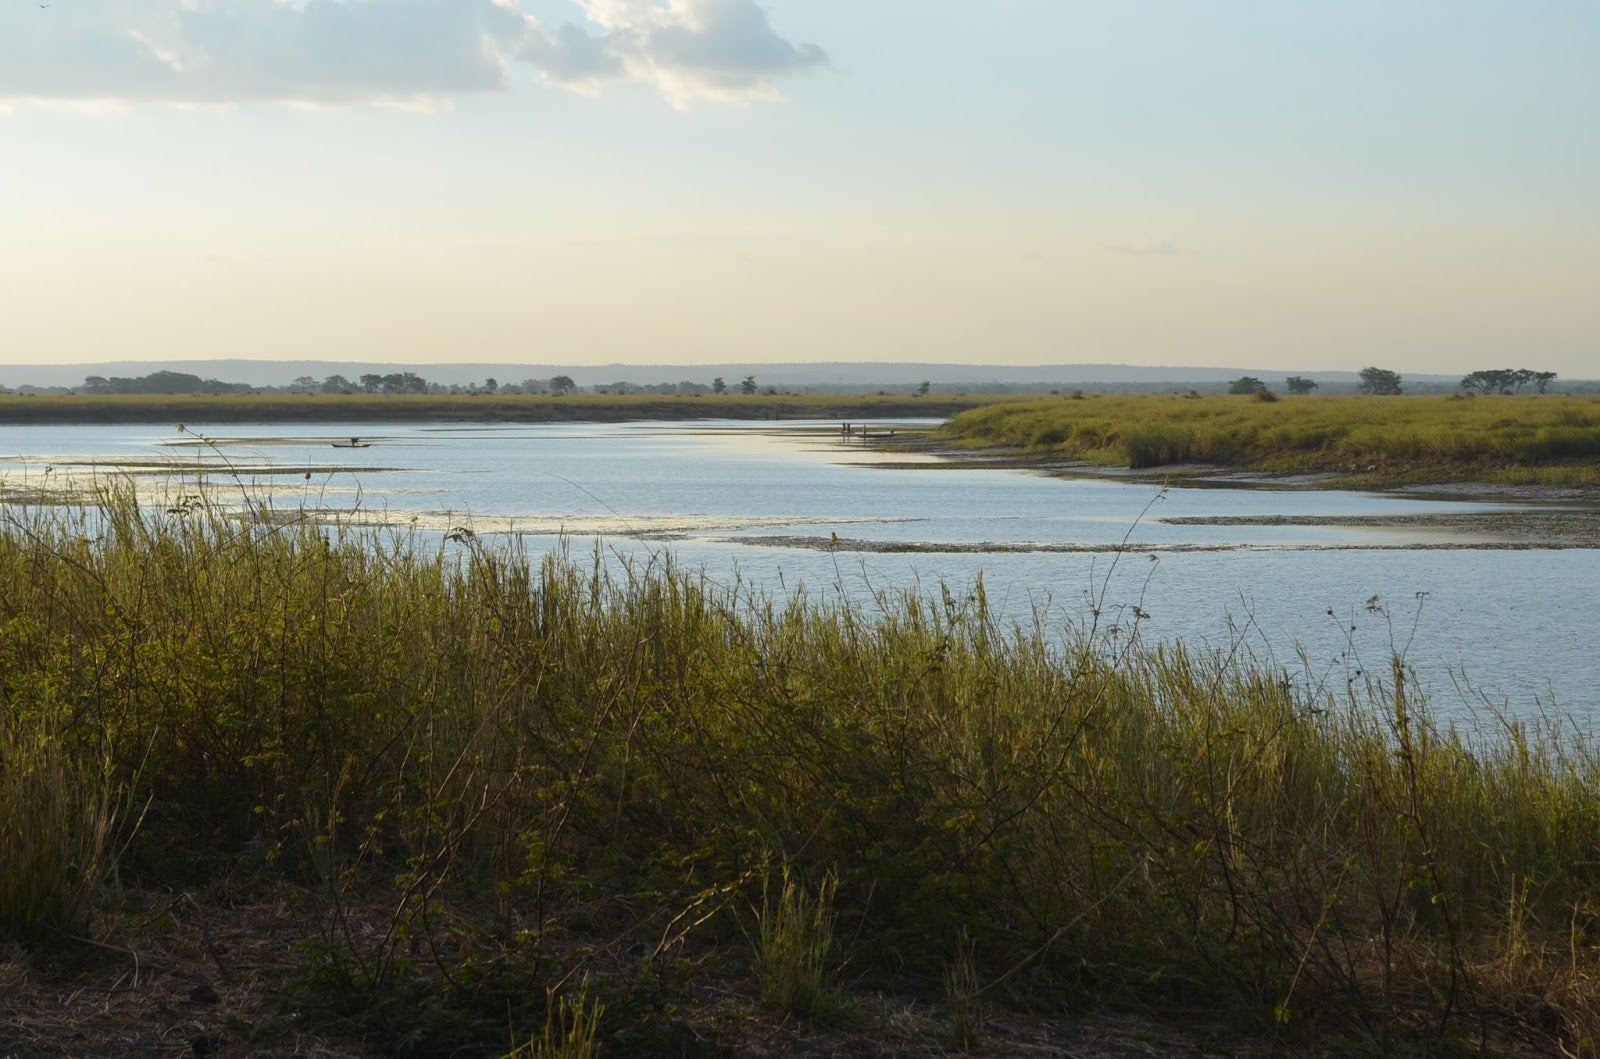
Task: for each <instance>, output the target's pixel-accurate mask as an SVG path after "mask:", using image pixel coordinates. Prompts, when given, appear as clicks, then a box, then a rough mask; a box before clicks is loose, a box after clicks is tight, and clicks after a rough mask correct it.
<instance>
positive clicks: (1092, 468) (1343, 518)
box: [874, 428, 1600, 550]
mask: <svg viewBox="0 0 1600 1059" xmlns="http://www.w3.org/2000/svg"><path fill="white" fill-rule="evenodd" d="M874 445H875V446H876V448H877V449H878V451H879V452H882V453H884V454H885V455H886V456H887V457H891V458H886V459H885V460H883V461H882V462H881V463H879V464H877V465H878V466H883V467H895V468H904V469H914V468H918V467H924V468H927V467H934V468H937V467H942V468H946V469H949V468H959V469H963V470H993V469H1006V470H1023V471H1030V472H1034V473H1037V474H1045V475H1050V476H1052V477H1058V478H1091V479H1103V480H1107V481H1117V482H1140V483H1144V484H1148V485H1151V486H1153V487H1158V488H1159V487H1163V486H1181V487H1185V488H1195V489H1207V488H1228V489H1240V488H1247V489H1266V490H1273V489H1279V490H1312V489H1341V490H1354V491H1366V492H1387V493H1393V494H1396V495H1400V496H1407V497H1415V498H1418V499H1427V500H1447V501H1462V502H1469V503H1481V504H1493V505H1505V506H1506V508H1507V510H1499V511H1483V512H1473V513H1465V514H1462V513H1451V514H1408V515H1302V516H1283V515H1260V516H1222V517H1207V518H1161V517H1159V516H1156V517H1155V520H1156V521H1161V522H1169V523H1171V524H1173V525H1213V526H1348V527H1359V528H1364V529H1372V530H1401V529H1408V530H1416V529H1424V530H1428V531H1434V532H1436V533H1437V534H1438V536H1439V539H1438V540H1437V541H1434V542H1417V541H1412V542H1409V543H1405V544H1383V543H1373V544H1368V545H1362V547H1378V548H1383V547H1400V548H1409V549H1423V548H1507V549H1538V548H1554V549H1565V548H1600V484H1586V483H1573V482H1564V481H1557V482H1551V483H1539V482H1526V481H1518V482H1510V481H1503V480H1490V481H1475V480H1471V479H1470V478H1461V477H1448V478H1446V479H1445V480H1440V481H1422V480H1419V475H1420V472H1419V471H1417V470H1416V469H1412V470H1411V471H1408V472H1407V473H1406V474H1404V475H1400V476H1397V477H1396V476H1380V475H1375V474H1369V473H1361V474H1337V473H1333V472H1322V473H1305V472H1285V473H1277V474H1274V473H1269V472H1266V471H1262V470H1259V469H1240V468H1237V467H1231V466H1224V465H1219V464H1202V463H1182V464H1173V465H1167V466H1159V467H1154V468H1137V469H1136V468H1129V467H1125V466H1114V465H1108V464H1104V463H1093V462H1089V461H1086V460H1082V459H1074V458H1069V457H1064V456H1062V455H1060V454H1058V453H1056V452H1054V451H1051V450H1045V451H1041V450H1038V449H1031V448H1018V447H1014V446H1009V445H988V446H977V445H974V444H972V443H971V442H968V441H964V440H960V439H953V438H951V437H950V436H949V433H948V430H947V428H938V429H934V430H905V431H902V432H900V433H899V434H897V435H896V436H895V437H893V438H884V439H880V440H878V441H875V442H874ZM907 456H914V457H916V459H915V460H907V459H905V458H904V457H907ZM930 459H931V460H933V461H934V462H929V460H930ZM1530 470H1534V469H1530ZM1450 473H1451V475H1452V476H1453V475H1458V474H1461V475H1464V474H1467V473H1469V471H1468V470H1467V469H1466V468H1460V467H1458V468H1452V470H1451V472H1450ZM1585 473H1587V472H1585ZM1514 508H1524V509H1525V510H1515V509H1514ZM1344 547H1351V546H1344ZM1032 550H1046V549H1032Z"/></svg>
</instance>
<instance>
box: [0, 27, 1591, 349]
mask: <svg viewBox="0 0 1600 1059" xmlns="http://www.w3.org/2000/svg"><path fill="white" fill-rule="evenodd" d="M563 26H565V27H566V28H565V29H563ZM0 108H3V109H0V193H3V195H4V199H3V201H0V283H3V284H4V288H3V289H4V290H5V291H6V292H7V293H6V296H5V299H4V303H3V304H0V362H9V363H19V362H51V361H62V362H67V361H88V360H102V359H123V358H157V357H160V358H184V357H217V356H250V357H284V358H291V357H292V358H305V357H318V358H330V359H333V358H337V359H383V360H408V361H439V360H464V361H496V360H503V361H523V362H527V361H547V362H548V361H559V362H567V363H585V362H593V363H598V362H609V361H625V362H664V361H718V360H727V361H732V360H739V361H759V360H835V359H844V360H849V359H875V360H881V359H899V360H962V361H976V362H988V363H1029V362H1072V361H1125V362H1130V363H1146V364H1154V363H1163V364H1202V363H1227V364H1250V365H1259V366H1262V367H1272V368H1284V369H1302V368H1303V369H1316V368H1346V369H1349V368H1357V367H1360V366H1362V365H1365V364H1368V363H1382V364H1385V365H1389V366H1393V367H1395V368H1397V369H1400V370H1409V371H1440V372H1454V371H1457V370H1463V371H1464V370H1470V369H1472V368H1478V367H1488V366H1500V365H1502V364H1524V363H1526V364H1529V365H1532V366H1537V367H1542V368H1547V369H1550V370H1558V371H1560V372H1562V374H1564V375H1568V376H1571V375H1589V376H1594V375H1600V307H1597V306H1600V295H1597V293H1596V288H1597V287H1600V191H1597V189H1600V5H1597V4H1594V3H1591V2H1584V3H1578V2H1568V3H1556V2H1549V3H1540V2H1532V3H1524V4H1515V5H1513V4H1506V3H1503V2H1501V3H1492V4H1491V3H1473V2H1465V3H1463V2H1455V3H1432V2H1406V3H1394V2H1392V0H1391V2H1388V3H1376V2H1341V3H1338V4H1333V3H1326V4H1315V5H1313V4H1301V3H1268V2H1265V0H1263V2H1258V3H1249V4H1246V3H1233V2H1209V3H1200V2H1190V3H1179V2H1137V0H1104V2H1093V3H1090V2H1075V0H1048V2H1047V0H989V2H986V3H982V4H979V3H955V2H949V0H881V2H879V0H854V2H844V0H771V2H769V3H766V4H765V5H762V6H759V7H758V6H756V5H755V4H753V3H752V2H751V0H670V2H668V0H585V3H583V4H578V3H573V2H569V0H524V2H523V3H522V5H521V8H520V10H519V9H517V8H516V7H515V5H514V4H513V3H512V0H348V2H342V0H311V2H309V3H299V4H284V3H280V2H278V0H189V2H188V3H187V4H185V3H181V2H180V0H55V3H54V5H53V6H52V7H51V8H49V9H40V8H39V7H38V5H37V3H36V2H35V0H0Z"/></svg>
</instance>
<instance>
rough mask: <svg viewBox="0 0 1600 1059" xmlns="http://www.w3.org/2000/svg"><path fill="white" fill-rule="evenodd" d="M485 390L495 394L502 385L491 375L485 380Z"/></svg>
mask: <svg viewBox="0 0 1600 1059" xmlns="http://www.w3.org/2000/svg"><path fill="white" fill-rule="evenodd" d="M483 388H484V389H485V390H488V391H489V392H490V393H494V392H495V391H496V390H498V389H499V388H500V384H499V383H498V382H496V381H495V378H494V376H493V375H491V376H489V377H488V378H487V379H484V380H483Z"/></svg>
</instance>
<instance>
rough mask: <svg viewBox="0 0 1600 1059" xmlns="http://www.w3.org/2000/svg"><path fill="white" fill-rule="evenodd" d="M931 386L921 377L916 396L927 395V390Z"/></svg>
mask: <svg viewBox="0 0 1600 1059" xmlns="http://www.w3.org/2000/svg"><path fill="white" fill-rule="evenodd" d="M931 388H932V386H931V384H930V383H929V382H928V380H927V379H923V380H922V384H921V385H919V386H918V387H917V396H918V397H926V396H928V390H930V389H931Z"/></svg>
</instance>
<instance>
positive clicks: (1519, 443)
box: [938, 395, 1600, 485]
mask: <svg viewBox="0 0 1600 1059" xmlns="http://www.w3.org/2000/svg"><path fill="white" fill-rule="evenodd" d="M938 436H939V437H941V438H943V439H946V440H950V441H955V442H957V443H960V444H964V445H975V446H981V445H1001V446H1006V447H1008V448H1012V449H1020V450H1026V451H1030V452H1040V453H1049V454H1052V455H1057V456H1061V457H1065V458H1070V459H1078V460H1085V461H1088V462H1090V463H1095V464H1101V465H1106V466H1116V465H1121V466H1126V467H1130V468H1133V469H1148V468H1155V467H1163V466H1169V465H1172V464H1180V463H1207V464H1223V465H1226V466H1230V467H1236V468H1247V469H1251V470H1257V471H1263V472H1267V473H1277V474H1293V473H1307V472H1331V473H1334V474H1338V475H1342V476H1349V477H1352V478H1356V479H1359V480H1362V481H1365V482H1369V483H1384V482H1390V483H1403V482H1419V481H1458V480H1467V479H1473V480H1480V481H1492V482H1507V483H1515V482H1538V483H1544V484H1584V485H1593V484H1597V483H1600V398H1588V397H1582V398H1580V397H1480V398H1464V397H1457V396H1450V397H1382V398H1375V397H1290V398H1284V399H1282V400H1278V401H1270V402H1267V401H1259V400H1255V399H1252V398H1251V397H1233V396H1214V397H1198V398H1191V397H1180V396H1169V395H1147V396H1096V397H1087V398H1083V399H1069V398H1061V397H1056V398H1049V399H1045V400H1033V401H1025V402H1012V403H1008V404H1004V405H996V406H994V407H991V408H981V409H976V410H974V411H971V412H964V413H961V414H959V415H957V416H955V417H954V418H953V419H952V420H951V421H950V423H949V424H947V425H946V426H945V427H944V428H943V429H942V430H941V431H940V432H939V434H938Z"/></svg>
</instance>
